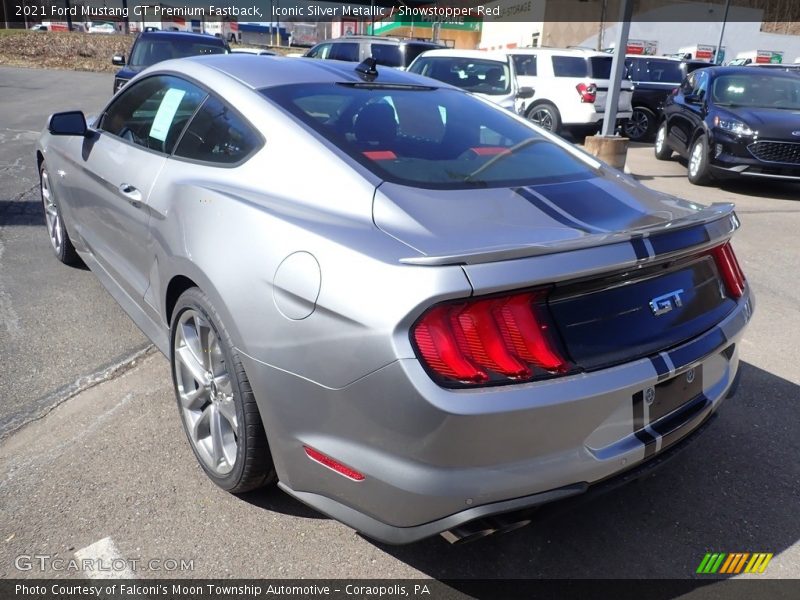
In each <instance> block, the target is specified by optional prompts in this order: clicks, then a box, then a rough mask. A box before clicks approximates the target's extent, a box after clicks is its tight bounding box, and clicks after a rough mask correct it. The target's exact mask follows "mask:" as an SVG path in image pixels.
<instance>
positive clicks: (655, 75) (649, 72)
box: [638, 60, 683, 86]
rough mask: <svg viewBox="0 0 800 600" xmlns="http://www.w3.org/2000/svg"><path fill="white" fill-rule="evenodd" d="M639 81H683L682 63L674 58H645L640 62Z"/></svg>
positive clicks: (678, 83)
mask: <svg viewBox="0 0 800 600" xmlns="http://www.w3.org/2000/svg"><path fill="white" fill-rule="evenodd" d="M638 75H639V81H650V82H655V83H674V84H675V85H676V86H677V85H680V83H681V81H683V72H682V71H681V63H679V62H677V61H674V60H644V61H642V62H641V63H639V73H638Z"/></svg>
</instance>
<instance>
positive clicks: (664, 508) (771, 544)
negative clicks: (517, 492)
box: [376, 363, 800, 579]
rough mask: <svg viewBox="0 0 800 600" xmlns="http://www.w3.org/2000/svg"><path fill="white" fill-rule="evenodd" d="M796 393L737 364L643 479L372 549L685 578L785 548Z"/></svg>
mask: <svg viewBox="0 0 800 600" xmlns="http://www.w3.org/2000/svg"><path fill="white" fill-rule="evenodd" d="M798 398H800V386H798V385H796V384H794V383H792V382H790V381H787V380H785V379H782V378H780V377H776V376H774V375H772V374H770V373H768V372H767V371H764V370H762V369H759V368H757V367H754V366H752V365H749V364H746V363H742V385H741V387H740V389H739V392H738V394H737V395H736V396H734V397H733V398H730V399H728V400H726V401H725V403H724V404H723V405H722V406H721V408H720V410H719V411H718V412H719V418H718V419H716V422H715V423H713V424H712V425H711V426H710V427H709V428H708V429H707V430H706V432H705V433H703V434H702V435H701V436H700V437H699V438H698V439H697V440H696V441H695V442H694V443H692V444H690V445H689V446H688V447H687V448H686V449H685V450H684V451H683V452H681V453H679V454H678V455H677V456H675V458H674V459H672V460H671V461H670V462H669V463H667V464H665V465H664V466H663V468H661V469H660V470H658V471H657V472H656V473H654V474H652V475H651V476H649V477H646V478H644V479H642V480H639V481H638V482H637V483H634V484H631V485H627V486H623V487H622V488H619V489H617V490H614V491H611V492H609V493H608V494H607V495H605V496H601V497H598V498H596V499H594V500H593V501H591V502H587V503H585V504H583V505H581V506H578V507H576V508H575V509H574V510H571V511H569V512H566V513H560V514H556V515H554V516H552V517H551V518H548V519H539V520H534V522H533V524H532V525H530V526H528V527H526V528H523V529H520V530H517V531H515V532H512V533H508V534H505V535H499V536H491V537H488V538H485V539H483V540H480V541H478V542H475V543H472V544H467V545H463V546H450V545H449V544H448V543H447V542H445V541H444V540H443V539H441V538H439V537H436V538H430V539H428V540H424V541H422V542H420V543H417V544H414V545H410V546H387V545H383V544H376V545H377V546H378V547H379V548H381V549H382V550H383V551H385V552H387V553H388V554H390V555H392V556H394V557H395V558H397V559H399V560H402V561H403V562H405V563H407V564H409V565H410V566H412V567H414V568H416V569H419V570H420V571H422V572H423V573H425V574H426V575H429V576H430V577H433V578H436V579H451V578H453V579H459V578H463V579H472V578H511V579H514V578H547V579H559V578H564V579H567V578H690V577H695V571H696V569H697V567H698V565H699V563H700V561H701V560H702V558H703V556H704V554H705V553H706V552H711V551H718V552H772V553H774V554H775V555H778V554H779V553H780V552H782V551H783V550H785V549H787V548H788V547H790V546H791V545H792V544H794V543H795V542H797V540H798V539H800V520H798V519H797V501H798V500H797V499H798V490H800V464H798V461H797V456H798V455H800V402H798Z"/></svg>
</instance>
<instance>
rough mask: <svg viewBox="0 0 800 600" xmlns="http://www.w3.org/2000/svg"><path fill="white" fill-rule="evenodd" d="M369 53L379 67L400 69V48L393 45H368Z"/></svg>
mask: <svg viewBox="0 0 800 600" xmlns="http://www.w3.org/2000/svg"><path fill="white" fill-rule="evenodd" d="M370 52H371V54H372V58H374V59H375V62H377V63H378V64H379V65H384V66H386V67H402V66H403V53H402V51H401V50H400V46H395V45H393V44H370Z"/></svg>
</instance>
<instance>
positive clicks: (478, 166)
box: [261, 83, 592, 189]
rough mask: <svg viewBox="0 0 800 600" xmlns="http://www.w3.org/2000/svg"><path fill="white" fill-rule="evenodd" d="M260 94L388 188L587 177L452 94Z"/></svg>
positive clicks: (495, 112)
mask: <svg viewBox="0 0 800 600" xmlns="http://www.w3.org/2000/svg"><path fill="white" fill-rule="evenodd" d="M261 93H262V94H264V96H266V97H267V98H268V99H270V100H271V101H273V102H275V103H276V104H277V105H279V106H280V107H282V108H283V109H284V110H286V111H288V112H289V113H291V114H292V115H294V116H295V117H297V118H298V119H299V120H300V121H302V122H303V123H305V124H306V125H308V126H309V127H310V128H311V129H313V130H314V131H316V132H317V133H318V134H320V135H321V136H322V137H324V138H325V139H327V140H328V141H329V142H331V143H332V144H333V145H334V146H336V147H337V148H338V149H339V150H341V151H342V152H344V153H346V154H347V155H349V156H350V157H352V158H353V159H354V160H356V161H357V162H359V163H360V164H361V165H363V166H364V167H365V168H367V169H368V170H369V171H371V172H372V173H374V174H375V175H377V176H378V177H380V178H381V179H384V180H386V181H391V182H394V183H399V184H402V185H409V186H413V187H422V188H432V189H465V188H474V187H479V188H480V187H506V186H515V185H531V184H534V183H541V182H552V181H563V180H575V179H585V178H588V177H591V176H592V171H591V169H590V167H589V166H588V165H587V164H586V163H584V162H583V161H581V160H580V159H578V158H577V157H576V156H573V155H572V154H571V153H570V152H569V151H567V150H566V149H565V148H562V147H561V146H560V145H558V144H556V143H554V142H552V141H550V140H549V139H547V138H545V137H543V136H541V135H539V134H538V133H537V132H536V131H534V130H533V129H531V128H530V127H529V126H528V125H526V124H525V123H521V122H520V121H518V120H517V119H516V118H514V117H513V116H512V115H511V114H510V113H508V112H507V111H503V110H501V109H499V108H496V107H493V106H490V105H487V104H486V103H484V102H482V101H480V100H478V99H477V98H474V97H472V96H470V95H468V94H464V93H462V92H459V91H457V90H452V89H441V88H426V87H398V86H392V87H378V86H375V85H374V84H366V83H365V84H321V83H319V84H295V85H287V86H279V87H272V88H267V89H264V90H262V91H261Z"/></svg>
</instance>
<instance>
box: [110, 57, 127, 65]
mask: <svg viewBox="0 0 800 600" xmlns="http://www.w3.org/2000/svg"><path fill="white" fill-rule="evenodd" d="M111 64H112V65H117V66H118V67H124V66H125V55H124V54H115V55H114V56H112V57H111Z"/></svg>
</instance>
